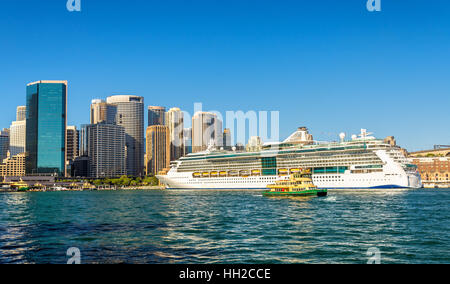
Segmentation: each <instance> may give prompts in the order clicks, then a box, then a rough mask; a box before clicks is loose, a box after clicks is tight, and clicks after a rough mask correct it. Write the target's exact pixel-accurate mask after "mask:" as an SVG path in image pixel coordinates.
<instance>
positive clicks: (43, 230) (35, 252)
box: [0, 190, 450, 263]
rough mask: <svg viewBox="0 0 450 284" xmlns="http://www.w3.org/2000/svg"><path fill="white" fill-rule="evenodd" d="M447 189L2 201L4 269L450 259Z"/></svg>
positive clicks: (76, 195) (86, 195)
mask: <svg viewBox="0 0 450 284" xmlns="http://www.w3.org/2000/svg"><path fill="white" fill-rule="evenodd" d="M449 201H450V190H436V191H434V190H414V191H411V190H376V191H372V190H371V191H354V190H353V191H330V192H329V195H328V196H327V197H324V198H311V197H308V198H265V197H263V196H262V195H261V193H258V192H226V191H221V192H207V191H198V192H197V191H168V192H164V191H132V192H131V191H118V192H51V193H26V194H15V193H8V194H0V263H65V262H66V261H67V257H66V250H67V249H68V248H70V247H78V248H80V250H81V254H82V262H83V263H365V262H367V256H366V252H367V249H368V248H370V247H377V248H378V249H380V251H381V253H382V262H384V263H422V262H425V263H441V262H449V261H450V257H449V256H450V233H449V232H450V230H449V229H450V223H449V222H450V213H449V210H448V209H449V208H448V205H449Z"/></svg>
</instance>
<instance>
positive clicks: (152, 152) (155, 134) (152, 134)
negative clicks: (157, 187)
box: [145, 125, 170, 175]
mask: <svg viewBox="0 0 450 284" xmlns="http://www.w3.org/2000/svg"><path fill="white" fill-rule="evenodd" d="M169 137H170V134H169V127H167V126H163V125H154V126H149V127H148V128H147V132H146V156H145V157H146V159H145V165H146V167H145V168H146V174H147V175H156V174H157V173H158V172H160V171H162V170H164V169H167V168H169V167H170V142H169Z"/></svg>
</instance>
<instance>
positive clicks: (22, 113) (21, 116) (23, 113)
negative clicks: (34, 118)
mask: <svg viewBox="0 0 450 284" xmlns="http://www.w3.org/2000/svg"><path fill="white" fill-rule="evenodd" d="M26 119H27V107H26V106H18V107H17V110H16V121H22V120H26Z"/></svg>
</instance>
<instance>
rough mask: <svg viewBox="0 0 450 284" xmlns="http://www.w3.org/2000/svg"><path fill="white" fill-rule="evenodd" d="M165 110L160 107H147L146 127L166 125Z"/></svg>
mask: <svg viewBox="0 0 450 284" xmlns="http://www.w3.org/2000/svg"><path fill="white" fill-rule="evenodd" d="M165 113H166V108H165V107H160V106H149V107H148V126H153V125H166V122H165V119H166V118H165Z"/></svg>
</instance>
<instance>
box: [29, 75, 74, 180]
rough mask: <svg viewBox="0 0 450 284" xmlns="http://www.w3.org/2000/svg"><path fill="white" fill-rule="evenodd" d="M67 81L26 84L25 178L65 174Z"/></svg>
mask: <svg viewBox="0 0 450 284" xmlns="http://www.w3.org/2000/svg"><path fill="white" fill-rule="evenodd" d="M66 112H67V81H38V82H34V83H30V84H28V85H27V129H26V132H27V139H26V152H27V159H26V173H27V175H40V174H54V175H59V176H63V175H64V174H65V164H66V163H65V161H66V123H67V120H66V117H67V114H66Z"/></svg>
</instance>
